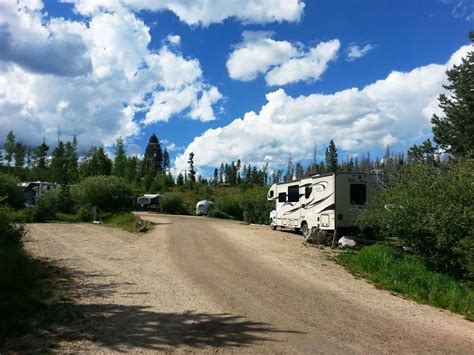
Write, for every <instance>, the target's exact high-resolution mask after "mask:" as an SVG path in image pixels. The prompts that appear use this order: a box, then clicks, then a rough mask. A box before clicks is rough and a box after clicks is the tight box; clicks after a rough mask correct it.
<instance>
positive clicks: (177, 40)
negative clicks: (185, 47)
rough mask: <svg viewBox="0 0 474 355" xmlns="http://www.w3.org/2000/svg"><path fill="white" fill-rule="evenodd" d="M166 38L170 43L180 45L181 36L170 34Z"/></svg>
mask: <svg viewBox="0 0 474 355" xmlns="http://www.w3.org/2000/svg"><path fill="white" fill-rule="evenodd" d="M166 40H167V41H168V43H169V44H171V45H174V46H179V45H180V44H181V36H178V35H168V36H167V37H166Z"/></svg>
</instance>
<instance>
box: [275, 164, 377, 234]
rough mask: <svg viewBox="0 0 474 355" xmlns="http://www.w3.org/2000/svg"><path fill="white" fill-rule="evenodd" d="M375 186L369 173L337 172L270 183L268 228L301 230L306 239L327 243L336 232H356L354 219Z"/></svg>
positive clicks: (373, 178) (365, 204) (364, 205)
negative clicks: (271, 204)
mask: <svg viewBox="0 0 474 355" xmlns="http://www.w3.org/2000/svg"><path fill="white" fill-rule="evenodd" d="M375 186H376V176H375V175H371V174H353V173H338V174H324V175H314V176H311V177H307V178H303V179H300V180H293V181H287V182H283V183H278V184H273V185H272V186H271V187H270V190H269V191H268V195H267V198H268V200H271V201H275V210H274V211H272V213H270V225H271V227H272V229H276V228H277V227H279V228H282V229H292V230H298V231H301V233H302V234H303V236H304V237H305V238H306V239H307V240H308V239H311V240H312V241H315V242H317V243H325V242H328V241H329V240H330V239H332V237H335V236H336V235H337V234H338V233H346V232H351V231H353V230H355V229H357V224H356V219H357V217H358V216H359V214H360V212H361V211H362V210H364V209H365V208H367V200H368V197H369V196H370V194H371V193H372V191H373V190H374V189H375Z"/></svg>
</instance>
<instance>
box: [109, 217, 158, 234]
mask: <svg viewBox="0 0 474 355" xmlns="http://www.w3.org/2000/svg"><path fill="white" fill-rule="evenodd" d="M101 220H102V222H103V223H104V224H105V225H107V226H110V227H116V228H121V229H123V230H126V231H128V232H131V233H140V232H143V228H145V231H149V230H150V229H152V228H153V224H152V223H150V222H148V221H143V220H141V219H140V217H138V216H135V215H134V214H132V213H129V212H122V213H116V214H107V215H104V216H103V217H102V219H101ZM143 226H145V227H143Z"/></svg>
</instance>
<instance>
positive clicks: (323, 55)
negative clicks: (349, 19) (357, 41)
mask: <svg viewBox="0 0 474 355" xmlns="http://www.w3.org/2000/svg"><path fill="white" fill-rule="evenodd" d="M340 46H341V43H340V42H339V40H337V39H334V40H332V41H328V42H321V43H319V44H318V45H317V46H316V47H313V48H311V49H310V50H309V52H308V53H305V54H303V55H302V56H299V57H296V58H292V59H290V60H288V61H286V62H284V63H283V64H282V65H280V66H277V67H276V68H273V69H272V70H270V71H269V72H268V73H267V75H266V76H265V80H266V82H267V84H268V85H273V86H275V85H286V84H290V83H295V82H298V81H314V80H318V79H319V78H320V77H321V75H322V74H323V73H324V72H325V71H326V69H327V67H328V63H329V62H330V61H332V60H334V59H336V57H337V52H338V50H339V48H340Z"/></svg>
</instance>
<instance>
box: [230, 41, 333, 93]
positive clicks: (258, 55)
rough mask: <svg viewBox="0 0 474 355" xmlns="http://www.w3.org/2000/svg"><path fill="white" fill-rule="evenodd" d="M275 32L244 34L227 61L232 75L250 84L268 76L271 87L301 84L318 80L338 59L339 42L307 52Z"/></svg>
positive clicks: (326, 44) (267, 80) (329, 43)
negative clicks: (263, 75)
mask: <svg viewBox="0 0 474 355" xmlns="http://www.w3.org/2000/svg"><path fill="white" fill-rule="evenodd" d="M271 36H272V33H271V32H244V33H243V34H242V37H243V41H242V43H240V44H238V45H237V46H236V48H235V49H234V51H233V52H232V53H231V54H230V55H229V59H228V60H227V63H226V65H227V70H228V72H229V76H230V77H231V78H232V79H235V80H241V81H249V80H253V79H255V78H256V77H257V76H258V75H259V74H266V75H265V80H266V82H267V84H268V85H272V86H275V85H286V84H289V83H294V82H298V81H312V80H318V79H319V78H320V77H321V75H322V74H323V73H324V72H325V71H326V69H327V65H328V62H329V61H331V60H334V59H335V58H336V56H337V52H338V50H339V47H340V43H339V40H337V39H335V40H332V41H328V42H321V43H319V44H318V45H317V46H315V47H313V48H311V49H310V50H309V51H308V52H305V51H304V50H303V49H302V48H301V47H302V46H301V45H300V44H299V43H295V44H292V43H290V42H288V41H276V40H274V39H272V38H271Z"/></svg>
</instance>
